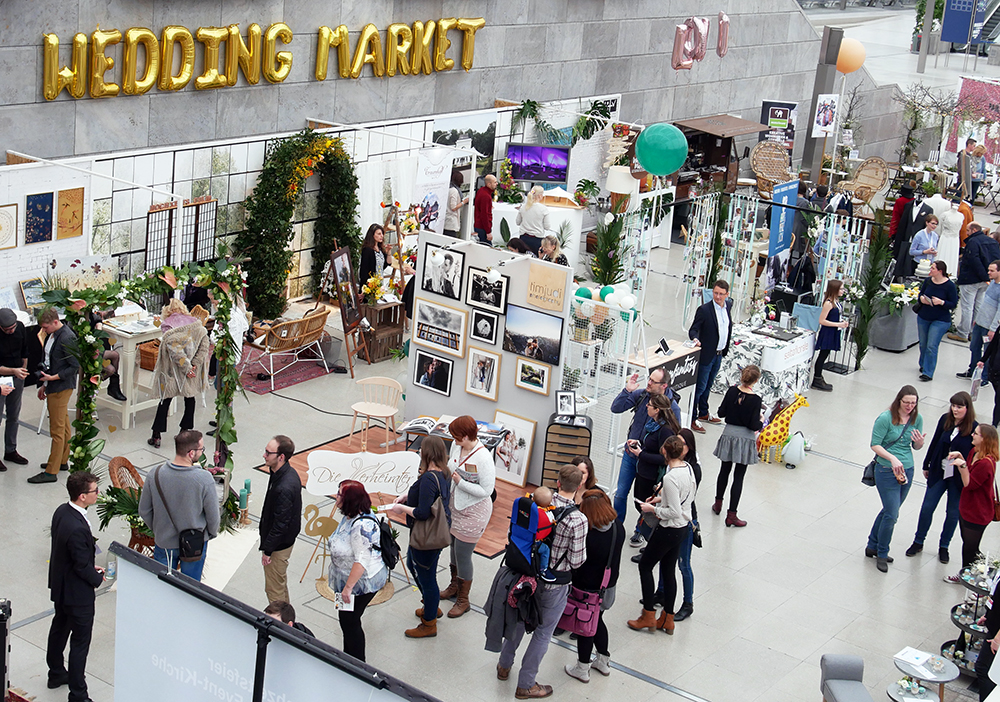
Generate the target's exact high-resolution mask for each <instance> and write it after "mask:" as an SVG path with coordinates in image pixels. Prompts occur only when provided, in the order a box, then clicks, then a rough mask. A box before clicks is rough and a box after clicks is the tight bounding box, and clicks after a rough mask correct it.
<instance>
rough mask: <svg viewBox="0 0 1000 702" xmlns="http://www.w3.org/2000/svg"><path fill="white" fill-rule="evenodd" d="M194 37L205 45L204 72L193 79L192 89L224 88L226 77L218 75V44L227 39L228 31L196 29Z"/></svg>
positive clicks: (219, 28) (224, 29)
mask: <svg viewBox="0 0 1000 702" xmlns="http://www.w3.org/2000/svg"><path fill="white" fill-rule="evenodd" d="M195 36H197V37H198V41H200V42H201V43H202V44H204V45H205V72H204V73H202V74H201V75H200V76H198V77H197V78H195V79H194V87H195V88H196V89H197V90H208V89H210V88H224V87H226V85H228V83H227V82H226V76H224V75H222V74H221V73H219V44H221V43H222V42H224V41H225V40H226V39H228V38H229V29H227V28H226V27H198V31H197V33H196V34H195Z"/></svg>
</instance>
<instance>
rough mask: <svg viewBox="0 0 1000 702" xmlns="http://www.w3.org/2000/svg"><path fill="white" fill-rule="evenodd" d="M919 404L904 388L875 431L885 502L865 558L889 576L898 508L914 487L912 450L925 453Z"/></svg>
mask: <svg viewBox="0 0 1000 702" xmlns="http://www.w3.org/2000/svg"><path fill="white" fill-rule="evenodd" d="M917 400H918V397H917V389H916V388H915V387H913V386H912V385H904V386H903V387H901V388H900V389H899V392H897V393H896V399H895V400H893V401H892V404H891V405H889V409H887V410H886V411H885V412H883V413H882V414H880V415H879V416H878V418H877V419H876V420H875V425H874V426H873V427H872V438H871V447H872V451H874V452H875V460H874V461H873V463H874V464H875V465H874V472H875V488H876V489H877V490H878V496H879V499H881V500H882V509H881V510H879V513H878V515H876V517H875V523H874V524H872V530H871V532H869V534H868V544H867V546H866V547H865V556H867V557H868V558H875V559H876V560H875V565H876V567H877V568H878V569H879V570H880V571H881V572H883V573H888V572H889V564H890V563H892V557H890V556H889V542H891V541H892V531H893V529H894V528H895V526H896V519H898V517H899V507H900V505H902V504H903V501H904V500H905V499H906V495H907V494H908V493H909V492H910V485H911V484H912V483H913V449H917V450H918V451H919V450H920V449H922V448H923V447H924V439H925V438H926V436H925V435H924V434H923V433H921V431H922V430H923V428H924V418H923V417H921V416H920V413H919V411H918V410H917Z"/></svg>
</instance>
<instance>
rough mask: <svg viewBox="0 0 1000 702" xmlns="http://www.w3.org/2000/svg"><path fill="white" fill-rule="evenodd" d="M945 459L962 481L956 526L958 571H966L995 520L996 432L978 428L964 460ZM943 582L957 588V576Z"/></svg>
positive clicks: (999, 457)
mask: <svg viewBox="0 0 1000 702" xmlns="http://www.w3.org/2000/svg"><path fill="white" fill-rule="evenodd" d="M948 458H949V459H951V460H953V461H954V462H955V470H956V471H958V474H959V476H961V478H962V486H963V487H962V497H961V498H959V501H958V516H959V524H960V526H961V530H962V568H963V569H964V568H968V567H969V566H970V565H972V563H973V562H974V561H975V560H976V559H977V558H979V544H980V542H981V541H982V540H983V532H984V531H986V527H988V526H989V525H990V522H992V521H993V520H995V519H996V516H997V506H996V488H995V486H994V480H995V479H996V470H997V460H1000V446H998V442H997V430H996V429H994V428H993V427H991V426H990V425H989V424H980V425H979V426H977V427H976V429H975V431H973V432H972V450H971V451H970V452H969V454H968V457H967V458H966V457H963V456H962V454H960V453H959V452H958V451H952V452H951V453H949V454H948ZM945 582H949V583H955V584H959V583H961V582H962V579H961V578H960V577H959V576H958V575H948V576H946V577H945Z"/></svg>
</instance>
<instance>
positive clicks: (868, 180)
mask: <svg viewBox="0 0 1000 702" xmlns="http://www.w3.org/2000/svg"><path fill="white" fill-rule="evenodd" d="M888 182H889V164H887V163H886V162H885V161H884V160H883V159H881V158H879V157H878V156H872V157H871V158H866V159H865V160H864V161H862V162H861V165H860V166H858V170H857V171H855V172H854V177H853V178H851V179H850V180H842V181H840V182H839V183H838V184H837V190H839V191H840V192H842V193H843V192H849V193H851V194H852V195H854V197H856V198H858V199H859V200H861V201H862V202H864V203H865V205H866V206H867V207H868V209H872V204H871V203H872V198H873V197H875V195H876V194H878V192H879V191H880V190H882V188H884V187H885V184H886V183H888Z"/></svg>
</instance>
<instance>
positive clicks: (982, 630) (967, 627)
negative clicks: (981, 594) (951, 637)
mask: <svg viewBox="0 0 1000 702" xmlns="http://www.w3.org/2000/svg"><path fill="white" fill-rule="evenodd" d="M966 604H967V603H965V602H962V603H959V604H957V605H955V606H954V607H952V608H951V623H952V624H954V625H955V626H957V627H958V628H959V629H961V630H962V631H964V632H965V633H967V634H971V635H972V636H980V637H982V636H986V627H983V626H980V625H979V624H975V623H973V624H965V623H963V622H960V621H959V619H958V618H959V617H960V616H961V615H962V614H963V612H959V609H960V608H962V607H964V606H965V605H966ZM979 610H980V607H979V606H978V603H977V606H976V608H975V610H973V611H974V612H975V615H974V616H972V621H973V622H975V621H976V620H977V619H978V618H979V617H981V616H982V615H983V614H984V613H985V612H986V608H985V607H983V608H982V612H980V611H979Z"/></svg>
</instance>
